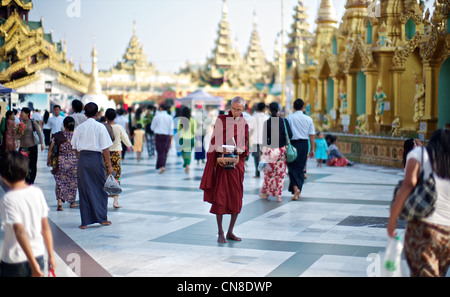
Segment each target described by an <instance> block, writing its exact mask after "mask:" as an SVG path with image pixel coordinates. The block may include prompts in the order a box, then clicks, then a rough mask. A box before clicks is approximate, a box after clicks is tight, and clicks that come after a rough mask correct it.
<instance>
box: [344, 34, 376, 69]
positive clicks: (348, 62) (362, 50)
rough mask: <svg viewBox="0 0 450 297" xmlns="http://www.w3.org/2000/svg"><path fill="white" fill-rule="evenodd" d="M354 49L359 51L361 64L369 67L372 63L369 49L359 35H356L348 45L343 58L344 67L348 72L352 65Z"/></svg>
mask: <svg viewBox="0 0 450 297" xmlns="http://www.w3.org/2000/svg"><path fill="white" fill-rule="evenodd" d="M356 51H358V52H359V54H360V56H361V59H362V62H363V66H364V67H365V68H369V67H370V66H371V65H372V63H373V56H372V51H371V49H370V48H369V47H368V46H367V45H366V44H365V42H364V40H363V39H362V38H361V36H360V35H356V38H355V41H354V42H353V43H352V44H351V45H350V47H349V50H348V52H347V57H346V59H345V65H344V69H345V72H348V71H349V70H350V68H351V66H352V63H353V59H354V58H355V53H356Z"/></svg>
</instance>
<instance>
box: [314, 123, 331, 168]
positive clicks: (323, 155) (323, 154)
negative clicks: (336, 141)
mask: <svg viewBox="0 0 450 297" xmlns="http://www.w3.org/2000/svg"><path fill="white" fill-rule="evenodd" d="M327 150H328V145H327V141H326V140H325V138H323V134H322V132H320V131H319V132H317V139H316V153H315V156H316V160H317V167H322V163H323V162H324V161H326V160H327Z"/></svg>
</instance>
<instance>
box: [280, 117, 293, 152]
mask: <svg viewBox="0 0 450 297" xmlns="http://www.w3.org/2000/svg"><path fill="white" fill-rule="evenodd" d="M280 119H281V120H282V121H283V125H284V133H285V135H286V145H288V144H290V143H291V141H290V140H289V134H288V131H287V128H286V123H285V121H286V119H283V118H280Z"/></svg>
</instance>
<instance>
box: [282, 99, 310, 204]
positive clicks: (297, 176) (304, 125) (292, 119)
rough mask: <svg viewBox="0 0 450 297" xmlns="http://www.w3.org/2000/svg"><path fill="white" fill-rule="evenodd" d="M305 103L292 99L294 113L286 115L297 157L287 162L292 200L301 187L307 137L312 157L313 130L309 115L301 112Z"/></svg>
mask: <svg viewBox="0 0 450 297" xmlns="http://www.w3.org/2000/svg"><path fill="white" fill-rule="evenodd" d="M304 105H305V103H304V102H303V100H302V99H297V100H295V101H294V113H293V114H290V115H288V116H287V118H286V119H287V121H288V123H289V126H290V127H291V130H292V139H291V144H292V145H293V146H294V147H295V148H296V149H297V159H295V161H294V162H291V163H288V164H287V165H288V169H289V191H290V192H291V193H292V194H294V198H292V200H298V199H299V198H300V194H301V191H302V187H303V182H304V179H305V176H304V174H303V169H304V168H305V166H306V161H307V159H308V139H309V140H310V146H311V150H310V152H309V157H310V158H314V144H315V134H316V132H315V130H314V122H313V120H312V119H311V117H309V116H307V115H306V114H304V113H303V107H304Z"/></svg>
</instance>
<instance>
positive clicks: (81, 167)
mask: <svg viewBox="0 0 450 297" xmlns="http://www.w3.org/2000/svg"><path fill="white" fill-rule="evenodd" d="M84 110H85V115H86V117H87V120H86V121H85V122H84V123H82V124H80V125H79V126H78V127H77V128H76V129H75V131H74V132H73V136H72V142H71V143H72V148H73V149H74V150H76V151H77V156H78V166H77V176H78V193H79V196H80V214H81V225H80V226H79V228H80V229H86V228H87V225H90V224H94V223H100V224H101V225H105V226H108V225H111V222H110V221H108V220H107V212H108V194H107V193H106V192H105V191H104V190H103V186H104V185H105V182H106V173H108V174H113V169H112V166H111V158H110V154H109V149H108V148H109V147H110V146H111V145H112V144H113V142H112V141H111V137H110V136H109V133H108V130H107V129H106V126H105V125H103V124H101V123H100V122H97V121H96V120H95V117H96V116H97V114H98V106H97V104H95V103H93V102H89V103H88V104H86V106H85V107H84ZM103 160H105V161H103ZM105 163H106V165H107V167H106V170H105Z"/></svg>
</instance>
